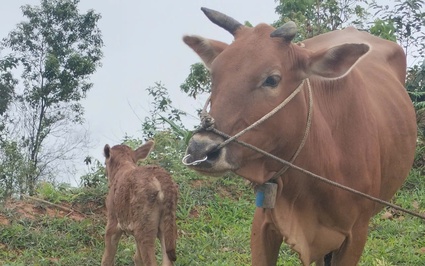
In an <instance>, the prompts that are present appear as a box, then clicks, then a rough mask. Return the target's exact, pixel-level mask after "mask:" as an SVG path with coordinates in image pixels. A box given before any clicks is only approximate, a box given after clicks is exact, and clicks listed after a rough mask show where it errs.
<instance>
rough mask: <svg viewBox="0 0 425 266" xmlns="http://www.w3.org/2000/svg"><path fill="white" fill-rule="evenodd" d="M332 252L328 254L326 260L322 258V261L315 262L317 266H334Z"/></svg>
mask: <svg viewBox="0 0 425 266" xmlns="http://www.w3.org/2000/svg"><path fill="white" fill-rule="evenodd" d="M331 261H332V252H330V253H328V254H326V256H325V257H324V258H321V259H320V260H318V261H316V262H315V265H316V266H332V264H331Z"/></svg>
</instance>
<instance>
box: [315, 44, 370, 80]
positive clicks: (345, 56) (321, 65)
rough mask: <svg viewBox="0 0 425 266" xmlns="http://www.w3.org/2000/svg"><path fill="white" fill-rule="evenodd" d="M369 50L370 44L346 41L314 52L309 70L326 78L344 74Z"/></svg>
mask: <svg viewBox="0 0 425 266" xmlns="http://www.w3.org/2000/svg"><path fill="white" fill-rule="evenodd" d="M368 51H369V45H367V44H363V43H346V44H342V45H338V46H334V47H332V48H330V49H326V50H321V51H318V52H315V53H313V55H312V56H311V57H310V64H309V69H308V70H307V72H309V73H311V74H314V75H318V76H321V77H325V78H339V77H342V76H344V75H345V74H346V73H348V72H349V70H350V69H351V68H352V67H353V65H354V64H355V63H356V62H357V61H358V60H359V58H360V57H362V56H363V55H364V54H366V53H367V52H368Z"/></svg>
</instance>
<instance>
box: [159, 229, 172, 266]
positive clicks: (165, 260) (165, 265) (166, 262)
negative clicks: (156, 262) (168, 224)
mask: <svg viewBox="0 0 425 266" xmlns="http://www.w3.org/2000/svg"><path fill="white" fill-rule="evenodd" d="M158 238H159V240H160V242H161V251H162V266H172V265H173V262H172V261H171V260H170V258H169V257H168V254H167V247H166V246H165V236H164V232H163V231H162V230H159V232H158Z"/></svg>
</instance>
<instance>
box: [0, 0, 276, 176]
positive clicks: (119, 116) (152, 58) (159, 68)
mask: <svg viewBox="0 0 425 266" xmlns="http://www.w3.org/2000/svg"><path fill="white" fill-rule="evenodd" d="M39 2H40V1H39V0H2V5H1V7H0V38H3V37H6V36H7V34H8V33H9V32H10V31H11V30H12V29H14V28H15V26H16V24H17V23H19V22H21V21H22V20H23V19H24V18H23V17H22V12H21V10H20V7H21V6H22V5H25V4H30V5H38V4H39ZM79 6H80V10H81V11H86V10H88V9H94V10H95V11H96V12H97V13H100V14H101V15H102V19H101V20H100V22H99V27H100V29H101V31H102V35H103V41H104V43H105V47H104V48H103V52H104V59H103V61H102V64H103V66H102V67H101V68H99V69H98V70H97V72H96V73H95V74H94V75H93V76H92V79H91V80H92V82H93V83H94V86H93V88H92V89H91V90H90V92H89V93H88V95H87V98H86V99H85V100H84V101H83V106H84V108H85V120H86V123H85V127H86V128H87V129H88V130H89V133H90V138H91V146H92V147H91V148H90V149H89V150H87V151H82V154H81V155H82V156H81V160H78V161H77V162H80V163H81V166H77V168H79V169H81V171H82V172H84V169H85V165H84V163H83V158H84V157H85V156H86V155H91V156H93V157H95V158H97V159H99V160H101V161H103V155H102V150H103V146H104V145H105V144H106V143H108V144H110V145H115V144H118V143H120V142H121V141H122V139H123V137H124V135H126V134H127V135H129V136H133V137H136V138H140V137H141V123H142V121H140V120H143V119H144V117H145V116H147V115H148V111H149V109H150V107H149V103H150V102H151V101H152V99H150V98H148V95H147V92H146V88H148V87H150V86H153V85H154V83H155V82H157V81H160V82H162V83H163V85H164V86H165V87H166V88H167V89H168V90H169V94H170V96H171V98H172V101H173V105H174V106H176V107H177V108H179V109H182V110H184V111H186V112H188V113H190V114H192V115H195V113H196V109H198V108H200V107H201V106H202V104H203V103H201V102H196V101H193V100H191V99H189V98H188V96H185V95H184V94H183V93H181V92H180V85H181V84H182V83H183V82H184V80H185V79H186V77H187V76H188V74H189V68H190V65H192V64H194V63H196V62H199V59H198V57H197V55H196V54H195V53H194V52H193V51H192V50H191V49H190V48H189V47H187V46H186V45H185V44H184V43H183V42H182V40H181V39H182V36H183V35H184V34H197V35H201V36H204V37H209V38H214V39H218V40H221V41H225V42H228V43H229V42H231V41H232V36H231V35H230V34H229V33H228V32H226V31H225V30H223V29H221V28H219V27H218V26H216V25H214V24H213V23H211V22H210V21H209V20H208V19H207V18H206V17H205V15H204V14H203V13H202V12H201V10H200V8H201V7H202V6H204V7H208V8H212V9H215V10H218V11H220V12H223V13H225V14H227V15H230V16H232V17H233V18H235V19H236V20H238V21H239V22H241V23H244V22H245V21H249V22H250V23H251V24H253V25H256V24H258V23H261V22H266V23H272V22H274V21H275V20H277V18H278V16H277V14H276V13H275V7H276V3H275V1H274V0H199V1H195V0H192V1H173V0H168V1H164V0H162V1H161V0H158V1H146V0H98V1H94V0H80V5H79ZM188 123H192V124H197V121H196V120H195V118H192V121H190V120H188ZM80 174H81V172H80ZM67 181H68V182H71V183H73V184H76V183H78V182H79V181H80V180H79V176H77V177H74V178H72V177H71V178H70V180H67Z"/></svg>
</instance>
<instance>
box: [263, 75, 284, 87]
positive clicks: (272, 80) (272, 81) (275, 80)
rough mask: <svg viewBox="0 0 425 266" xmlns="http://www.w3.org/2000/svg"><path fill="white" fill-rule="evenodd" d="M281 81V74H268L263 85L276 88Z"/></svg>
mask: <svg viewBox="0 0 425 266" xmlns="http://www.w3.org/2000/svg"><path fill="white" fill-rule="evenodd" d="M279 81H280V76H278V75H273V76H268V77H267V78H266V80H265V81H264V82H263V85H262V86H263V87H272V88H275V87H276V86H277V85H278V84H279Z"/></svg>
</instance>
